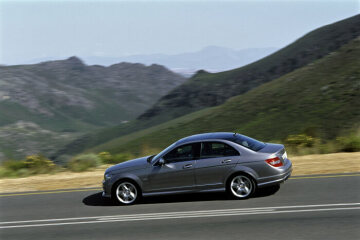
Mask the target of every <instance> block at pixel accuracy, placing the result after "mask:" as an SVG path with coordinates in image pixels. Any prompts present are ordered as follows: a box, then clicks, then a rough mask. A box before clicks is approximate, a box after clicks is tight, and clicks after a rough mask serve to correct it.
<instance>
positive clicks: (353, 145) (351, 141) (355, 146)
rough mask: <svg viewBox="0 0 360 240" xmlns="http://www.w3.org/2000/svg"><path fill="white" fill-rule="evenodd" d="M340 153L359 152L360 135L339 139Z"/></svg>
mask: <svg viewBox="0 0 360 240" xmlns="http://www.w3.org/2000/svg"><path fill="white" fill-rule="evenodd" d="M336 140H337V142H338V143H339V147H340V151H342V152H357V151H360V135H350V136H347V137H338V138H337V139H336Z"/></svg>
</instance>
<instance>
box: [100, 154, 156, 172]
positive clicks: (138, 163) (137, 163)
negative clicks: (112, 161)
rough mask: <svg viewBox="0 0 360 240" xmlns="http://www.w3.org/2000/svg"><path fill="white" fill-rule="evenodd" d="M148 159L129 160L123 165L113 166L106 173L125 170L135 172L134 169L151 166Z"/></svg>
mask: <svg viewBox="0 0 360 240" xmlns="http://www.w3.org/2000/svg"><path fill="white" fill-rule="evenodd" d="M148 157H149V156H146V157H142V158H137V159H133V160H129V161H126V162H122V163H118V164H116V165H114V166H111V167H109V168H108V169H106V171H105V173H109V172H114V171H119V170H123V169H131V170H134V169H140V168H145V167H146V166H147V165H148V164H149V163H148V162H147V158H148Z"/></svg>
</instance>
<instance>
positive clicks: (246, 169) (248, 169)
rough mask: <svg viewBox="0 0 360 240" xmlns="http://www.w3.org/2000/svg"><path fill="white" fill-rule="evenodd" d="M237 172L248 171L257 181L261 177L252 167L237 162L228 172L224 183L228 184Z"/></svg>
mask: <svg viewBox="0 0 360 240" xmlns="http://www.w3.org/2000/svg"><path fill="white" fill-rule="evenodd" d="M235 173H246V174H248V175H250V176H251V177H252V178H253V179H254V180H255V182H256V183H257V179H258V178H259V175H258V174H257V173H256V172H255V171H254V170H253V169H252V168H249V167H246V166H242V165H239V164H237V165H236V166H235V167H234V168H232V169H231V171H229V172H228V174H227V175H226V177H225V179H224V183H225V184H226V182H227V180H228V179H229V177H230V176H232V175H233V174H235Z"/></svg>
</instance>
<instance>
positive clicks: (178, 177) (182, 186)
mask: <svg viewBox="0 0 360 240" xmlns="http://www.w3.org/2000/svg"><path fill="white" fill-rule="evenodd" d="M199 153H200V143H192V144H185V145H182V146H178V147H175V148H174V149H173V150H171V151H170V152H168V153H167V154H165V155H164V156H163V159H164V161H165V164H163V165H157V166H153V167H152V170H151V171H150V174H149V178H148V179H149V182H150V191H151V192H157V191H177V190H178V191H182V190H190V189H192V188H194V187H195V176H194V167H195V160H196V158H198V157H199Z"/></svg>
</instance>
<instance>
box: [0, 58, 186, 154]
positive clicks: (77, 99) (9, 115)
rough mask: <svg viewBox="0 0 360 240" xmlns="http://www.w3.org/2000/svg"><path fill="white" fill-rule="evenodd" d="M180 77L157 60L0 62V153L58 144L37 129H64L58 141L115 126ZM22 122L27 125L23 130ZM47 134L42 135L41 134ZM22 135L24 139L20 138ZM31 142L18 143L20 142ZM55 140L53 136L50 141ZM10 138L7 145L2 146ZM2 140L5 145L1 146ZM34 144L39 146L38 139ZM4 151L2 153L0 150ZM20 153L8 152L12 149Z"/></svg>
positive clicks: (135, 112)
mask: <svg viewBox="0 0 360 240" xmlns="http://www.w3.org/2000/svg"><path fill="white" fill-rule="evenodd" d="M184 81H185V78H183V77H181V76H180V75H178V74H175V73H173V72H171V71H169V70H168V69H166V68H164V67H163V66H160V65H151V66H144V65H142V64H130V63H120V64H115V65H111V66H109V67H103V66H96V65H94V66H88V65H85V64H84V63H83V62H82V61H81V60H80V59H79V58H77V57H71V58H68V59H66V60H59V61H50V62H43V63H39V64H33V65H17V66H0V112H1V114H0V133H6V136H7V138H3V139H2V140H1V141H0V152H3V154H5V155H7V156H9V157H17V156H22V155H23V154H20V152H24V153H25V152H29V151H27V150H26V149H32V150H31V152H37V151H44V152H43V153H48V152H49V150H48V149H47V148H50V146H48V147H47V148H38V147H34V148H32V147H30V146H41V145H43V142H46V143H51V142H54V144H50V145H51V146H52V147H53V148H56V146H61V145H62V144H58V143H59V141H55V140H54V137H50V135H48V134H45V135H44V137H39V135H38V134H37V133H41V132H42V131H51V132H53V133H52V134H51V136H56V135H58V136H59V138H60V136H62V135H61V134H56V133H57V132H60V133H64V134H65V135H66V136H67V137H66V138H64V139H62V140H61V141H60V142H63V143H66V142H67V141H68V140H69V139H71V140H73V137H75V136H78V135H79V134H78V133H84V132H87V131H90V130H94V129H96V128H100V127H109V126H114V125H119V124H121V123H122V122H124V121H129V120H132V119H134V118H136V117H137V116H138V115H139V114H141V113H142V112H143V111H144V110H145V109H147V108H149V107H150V106H151V105H152V104H154V103H155V102H156V101H157V100H158V99H159V98H160V97H161V96H162V95H164V94H166V93H167V92H168V91H170V90H171V89H173V88H174V87H176V86H178V85H179V84H181V83H183V82H184ZM19 121H22V122H24V123H26V124H25V125H27V126H36V127H35V128H36V129H38V131H34V129H35V128H33V127H32V128H31V129H32V130H31V133H34V135H33V138H31V137H29V136H30V135H31V134H29V133H28V132H26V131H24V129H27V128H23V127H19V126H22V125H23V124H21V122H19ZM68 135H71V136H72V138H69V137H68ZM45 136H47V137H45ZM25 139H26V141H24V140H25ZM32 140H33V141H34V144H31V145H29V146H27V145H26V146H18V144H21V145H22V144H23V143H24V142H27V143H30V142H31V141H32ZM53 140H54V141H53ZM9 142H13V143H14V144H12V145H11V150H10V149H9V147H8V146H7V145H8V143H9ZM4 143H7V144H6V147H5V145H4ZM37 143H39V145H38V144H37ZM5 150H6V152H7V153H4V152H5ZM14 151H15V152H16V153H19V154H14V155H12V154H10V153H11V152H13V153H14Z"/></svg>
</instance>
